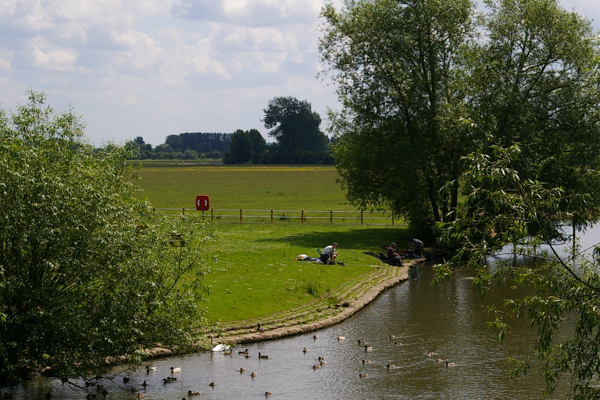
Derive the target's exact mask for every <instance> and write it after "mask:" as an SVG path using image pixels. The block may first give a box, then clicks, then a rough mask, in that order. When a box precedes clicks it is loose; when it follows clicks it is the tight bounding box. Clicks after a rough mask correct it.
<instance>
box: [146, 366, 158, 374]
mask: <svg viewBox="0 0 600 400" xmlns="http://www.w3.org/2000/svg"><path fill="white" fill-rule="evenodd" d="M150 372H156V367H151V366H149V365H146V373H147V374H149V373H150Z"/></svg>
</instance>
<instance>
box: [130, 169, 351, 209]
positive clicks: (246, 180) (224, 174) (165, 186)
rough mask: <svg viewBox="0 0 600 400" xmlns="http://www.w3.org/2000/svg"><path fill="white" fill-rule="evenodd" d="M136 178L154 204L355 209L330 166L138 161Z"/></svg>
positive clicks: (161, 205) (189, 206) (247, 207)
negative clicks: (201, 201)
mask: <svg viewBox="0 0 600 400" xmlns="http://www.w3.org/2000/svg"><path fill="white" fill-rule="evenodd" d="M138 176H139V180H138V181H137V182H136V183H137V184H138V185H139V186H140V187H142V188H143V189H144V190H145V194H146V196H147V197H148V199H149V200H150V201H151V202H152V204H153V205H154V206H155V207H158V208H169V207H173V208H183V207H186V208H194V207H195V199H196V196H197V195H208V196H209V197H210V206H211V207H213V208H218V209H235V208H237V209H239V208H243V209H271V208H274V209H280V210H283V209H296V210H299V209H306V210H330V209H333V210H354V207H352V206H351V205H350V204H349V203H348V202H347V200H346V197H345V192H344V191H343V190H342V189H341V188H340V185H339V184H338V183H337V181H336V180H337V179H338V177H339V175H338V173H337V171H336V170H335V168H334V167H333V166H313V165H309V166H266V165H257V166H252V165H249V166H245V165H220V166H211V165H186V164H184V163H180V164H167V163H165V164H160V163H148V164H142V165H141V167H140V169H139V172H138Z"/></svg>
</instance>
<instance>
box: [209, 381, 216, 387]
mask: <svg viewBox="0 0 600 400" xmlns="http://www.w3.org/2000/svg"><path fill="white" fill-rule="evenodd" d="M208 386H210V387H213V388H214V387H215V386H216V385H215V383H214V382H211V383H209V384H208Z"/></svg>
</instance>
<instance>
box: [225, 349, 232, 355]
mask: <svg viewBox="0 0 600 400" xmlns="http://www.w3.org/2000/svg"><path fill="white" fill-rule="evenodd" d="M223 355H224V356H233V350H226V351H224V352H223Z"/></svg>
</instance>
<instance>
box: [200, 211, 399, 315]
mask: <svg viewBox="0 0 600 400" xmlns="http://www.w3.org/2000/svg"><path fill="white" fill-rule="evenodd" d="M216 228H217V232H218V235H219V239H218V241H217V242H215V243H210V244H208V245H207V247H206V249H205V252H204V254H205V260H206V265H207V266H208V267H209V270H210V273H209V274H208V275H207V276H206V278H205V279H204V283H205V285H206V286H207V287H208V288H209V291H210V295H209V296H208V301H207V303H206V307H207V309H208V316H209V319H210V320H211V321H230V320H241V319H251V318H255V317H258V316H262V315H268V314H273V313H276V312H279V311H284V310H289V309H292V308H295V307H299V306H301V305H303V304H306V303H308V302H310V301H313V300H316V299H319V298H321V297H322V296H323V295H324V294H326V293H327V292H329V291H332V290H335V289H336V288H337V287H339V286H340V285H342V284H344V283H345V282H346V281H348V280H356V279H357V278H358V277H359V276H361V275H363V274H366V273H368V272H371V271H372V268H373V266H376V265H378V264H379V261H378V260H377V259H375V258H374V257H372V256H369V255H366V254H363V252H364V251H367V250H371V251H374V252H378V250H379V248H380V246H381V245H383V244H389V243H390V242H392V241H395V242H397V243H406V242H407V241H408V234H407V232H406V230H405V229H404V228H402V227H392V226H380V227H373V226H347V225H346V226H335V225H333V226H331V225H320V226H317V225H300V224H289V223H274V224H217V225H216ZM334 241H336V242H337V243H338V245H339V248H338V250H339V258H338V260H339V261H342V262H344V264H345V265H344V266H342V265H323V264H320V263H314V262H307V261H296V260H295V259H296V257H297V256H298V255H300V254H307V255H309V256H311V257H317V256H318V254H317V250H316V249H317V248H320V249H323V247H325V246H326V245H328V244H331V243H333V242H334Z"/></svg>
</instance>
